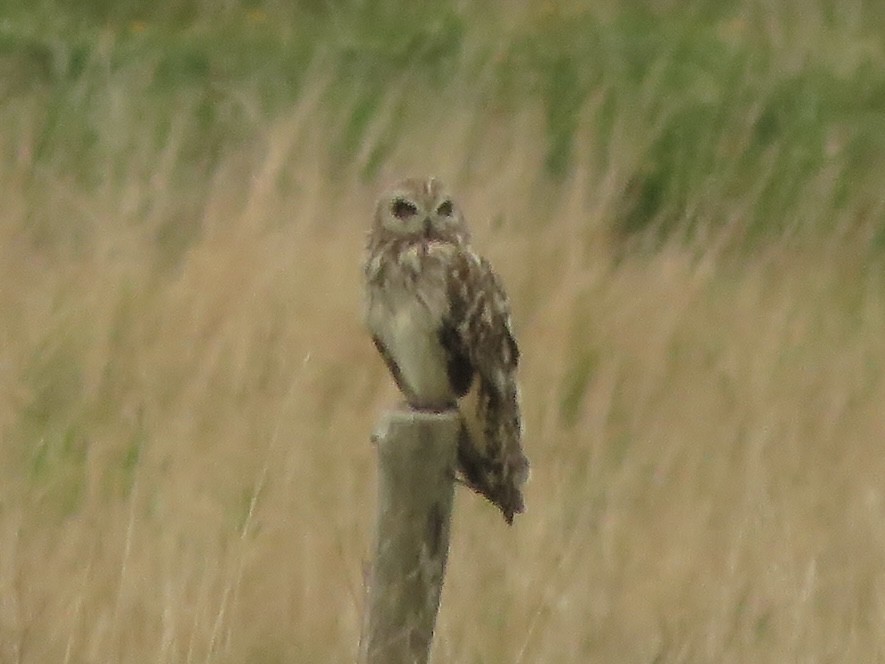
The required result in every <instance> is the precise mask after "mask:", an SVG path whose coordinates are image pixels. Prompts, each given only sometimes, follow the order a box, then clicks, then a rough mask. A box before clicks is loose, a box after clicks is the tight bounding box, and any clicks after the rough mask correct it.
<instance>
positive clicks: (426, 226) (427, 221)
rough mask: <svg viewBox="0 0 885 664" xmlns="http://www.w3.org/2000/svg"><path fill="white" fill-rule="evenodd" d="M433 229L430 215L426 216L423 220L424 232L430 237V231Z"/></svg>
mask: <svg viewBox="0 0 885 664" xmlns="http://www.w3.org/2000/svg"><path fill="white" fill-rule="evenodd" d="M432 229H433V223H432V222H431V221H430V217H427V218H426V219H425V220H424V234H425V235H426V236H427V237H430V231H431V230H432Z"/></svg>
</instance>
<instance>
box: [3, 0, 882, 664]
mask: <svg viewBox="0 0 885 664" xmlns="http://www.w3.org/2000/svg"><path fill="white" fill-rule="evenodd" d="M500 4H501V5H502V6H501V7H499V6H498V5H497V4H494V3H488V2H480V3H475V4H473V5H470V6H469V7H468V5H467V3H456V2H443V3H438V4H435V5H433V6H432V8H408V7H401V6H398V4H397V3H393V2H378V3H360V2H347V1H341V2H327V3H321V2H308V1H306V0H305V1H303V2H300V3H280V4H276V3H273V2H270V1H267V2H264V3H262V2H260V1H259V2H252V3H243V4H240V3H237V2H228V3H217V4H212V5H210V4H208V3H206V4H205V5H204V4H201V3H198V2H196V1H195V0H194V1H189V0H178V1H177V2H176V1H174V0H172V1H169V2H165V3H160V4H159V5H158V6H156V7H153V8H151V9H149V10H148V9H145V8H144V7H143V6H142V5H141V3H136V2H98V1H96V2H93V3H86V4H85V5H84V6H83V7H81V8H80V9H77V10H74V9H72V8H71V7H70V6H69V5H68V4H66V3H60V2H49V1H48V0H47V1H45V2H42V3H37V4H34V5H32V6H31V7H30V8H29V9H27V10H25V9H22V8H20V7H19V6H18V4H14V3H8V2H5V3H0V91H2V95H0V126H2V127H3V129H2V131H0V663H3V664H5V663H6V662H10V663H12V662H27V663H40V664H42V663H45V662H72V663H73V662H109V663H110V662H114V663H122V662H126V663H129V662H131V663H133V664H134V663H143V662H170V663H171V662H226V663H227V662H229V663H234V662H250V663H251V662H254V663H256V664H265V663H266V664H276V663H282V662H311V663H312V662H341V661H350V660H352V658H353V657H354V656H355V653H356V648H357V640H358V636H359V626H360V613H361V602H362V584H363V570H364V565H365V562H366V556H367V554H368V552H369V551H370V545H371V542H370V539H371V529H372V521H373V518H374V511H373V510H374V499H375V496H374V489H375V467H374V463H375V460H374V454H373V450H372V448H371V446H370V445H369V434H370V432H371V431H372V429H373V427H374V424H375V422H376V420H377V418H378V416H379V414H380V413H381V412H382V411H383V410H384V409H385V408H386V407H387V406H388V405H390V404H391V403H393V402H395V401H396V400H397V398H398V397H397V394H396V393H395V390H394V388H393V386H392V384H391V381H390V379H389V378H388V376H387V375H386V372H385V369H384V367H383V366H382V364H381V362H380V360H379V359H378V358H377V357H376V355H375V352H374V349H373V348H372V345H371V343H370V341H369V340H368V337H367V336H366V334H365V332H364V331H363V329H362V326H361V322H360V272H359V264H360V260H361V252H362V245H363V239H364V234H365V231H366V229H367V226H368V220H369V217H370V215H371V210H372V204H373V199H374V197H375V195H376V194H377V192H378V190H379V189H380V188H381V187H383V186H384V185H386V184H388V183H389V182H390V181H392V180H395V179H398V178H399V177H401V176H402V175H404V174H425V173H434V174H437V175H439V176H441V177H442V178H443V179H445V180H447V181H448V182H449V183H450V185H451V186H452V188H453V189H455V191H456V192H457V193H458V197H459V199H460V200H461V203H462V207H463V208H464V209H465V210H466V212H467V216H468V220H469V221H470V222H471V225H472V227H473V230H474V236H475V245H476V246H477V248H478V249H480V250H481V252H482V253H484V254H485V255H487V256H488V257H489V258H490V259H491V261H492V262H493V263H494V264H495V265H496V266H497V267H498V268H499V270H500V272H501V273H502V276H503V278H504V281H505V283H506V284H507V286H508V289H509V291H510V293H511V296H512V300H513V305H514V315H515V326H516V329H517V333H518V336H519V338H520V340H521V344H522V347H523V357H524V363H523V368H522V374H521V375H522V381H523V392H524V402H525V407H526V421H527V439H526V447H527V452H528V454H529V456H530V458H531V460H532V462H533V475H532V482H531V483H530V485H529V487H528V492H527V505H528V512H527V513H526V514H525V515H524V516H522V517H519V518H518V519H517V521H516V524H515V525H514V526H513V527H512V528H507V527H506V526H505V525H504V523H503V521H502V520H501V518H500V515H499V514H498V513H497V512H496V511H495V510H494V509H492V508H491V507H490V506H488V505H486V504H484V503H482V502H481V501H480V500H479V499H477V498H476V497H475V496H473V495H470V494H468V493H467V492H466V491H459V493H458V494H457V497H456V516H455V523H454V528H453V541H452V550H451V555H450V566H449V571H448V576H447V580H446V587H445V591H444V594H443V601H442V608H441V613H440V617H439V623H438V629H437V638H436V641H435V645H434V661H435V662H440V663H442V662H453V663H454V662H459V663H464V664H480V663H482V664H493V663H498V662H501V663H503V662H507V663H515V662H521V663H530V662H563V663H569V662H575V663H584V662H611V661H617V662H734V663H744V662H772V663H780V662H794V661H795V662H799V661H801V662H842V661H844V662H873V661H882V660H883V659H885V629H883V624H885V623H883V621H885V483H883V478H885V454H883V452H882V449H881V447H880V446H881V445H882V444H883V434H885V410H883V404H885V375H883V372H885V272H883V268H885V261H883V258H885V254H883V249H885V193H883V191H885V190H883V188H882V183H883V182H885V37H883V35H885V10H883V9H882V8H880V7H879V5H877V4H875V3H873V2H867V3H865V2H860V1H858V2H853V3H852V2H847V3H846V2H842V3H836V2H832V3H831V2H825V1H823V0H822V1H821V2H818V3H811V2H808V3H806V2H799V0H796V1H795V2H786V3H781V4H777V5H774V4H771V3H762V2H757V1H755V0H743V1H742V2H733V3H723V2H713V1H709V2H693V3H675V2H654V3H651V2H649V3H643V2H631V3H615V2H594V3H589V2H587V3H581V2H565V1H563V2H555V1H551V2H547V3H543V4H542V3H538V4H537V5H535V6H533V7H532V8H530V9H523V10H519V11H516V10H513V9H509V8H506V7H504V6H503V5H504V4H505V3H500ZM527 4H528V3H527Z"/></svg>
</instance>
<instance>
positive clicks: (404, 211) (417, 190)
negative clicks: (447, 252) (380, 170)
mask: <svg viewBox="0 0 885 664" xmlns="http://www.w3.org/2000/svg"><path fill="white" fill-rule="evenodd" d="M373 232H374V234H376V235H381V236H386V237H388V238H390V237H391V236H392V237H401V238H404V239H414V240H416V241H430V240H442V241H446V242H466V241H467V240H468V234H467V228H466V226H465V224H464V218H463V217H462V216H461V211H460V210H459V209H458V206H457V205H456V204H455V201H454V200H453V199H452V197H451V196H450V195H449V192H448V191H447V190H446V187H445V185H444V184H443V183H442V182H441V181H440V180H438V179H436V178H434V177H429V178H408V179H406V180H402V181H401V182H399V183H397V184H396V185H394V186H393V187H391V188H390V189H388V190H387V191H386V192H385V193H384V194H382V195H381V198H380V199H379V200H378V207H377V208H376V209H375V224H374V228H373Z"/></svg>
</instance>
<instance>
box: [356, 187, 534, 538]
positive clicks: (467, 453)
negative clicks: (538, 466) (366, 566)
mask: <svg viewBox="0 0 885 664" xmlns="http://www.w3.org/2000/svg"><path fill="white" fill-rule="evenodd" d="M364 276H365V288H366V313H365V318H366V325H367V327H368V329H369V331H370V333H371V335H372V339H373V341H374V342H375V346H376V347H377V349H378V351H379V352H380V353H381V356H382V358H383V359H384V362H385V363H386V365H387V367H388V369H389V370H390V373H391V375H392V377H393V379H394V381H395V382H396V384H397V386H398V387H399V389H400V391H401V392H402V393H403V395H404V396H405V398H406V401H408V403H409V405H410V406H411V407H412V408H414V409H417V410H428V411H442V410H447V409H451V408H457V407H458V403H459V400H461V398H462V397H465V395H468V393H470V396H471V397H473V398H474V399H475V410H474V411H473V412H472V413H468V414H467V415H468V417H467V418H466V420H465V418H463V417H462V422H464V424H463V426H462V429H461V435H460V437H459V442H458V453H457V459H458V471H459V474H460V479H461V481H462V482H463V483H464V484H466V485H467V486H469V487H470V488H471V489H473V490H474V491H476V492H477V493H479V494H481V495H483V496H485V497H486V498H487V499H488V500H489V501H491V502H492V503H493V504H495V505H496V506H497V507H498V508H499V509H500V510H501V512H502V513H503V515H504V518H505V519H506V521H507V523H512V522H513V516H514V515H515V514H517V513H520V512H523V511H524V509H525V507H524V503H523V495H522V487H523V485H524V484H525V482H526V479H527V477H528V471H529V464H528V460H527V459H526V457H525V455H524V454H523V451H522V443H521V440H522V418H521V414H520V399H519V386H518V384H517V381H516V369H517V363H518V361H519V350H518V348H517V345H516V340H515V339H514V337H513V330H512V328H511V323H510V305H509V303H508V300H507V295H506V294H505V292H504V289H503V287H502V285H501V282H500V280H499V279H498V277H497V275H496V274H495V273H494V272H493V271H492V268H491V266H490V265H489V263H488V261H486V260H485V259H484V258H481V257H480V256H478V255H477V254H476V253H474V251H473V250H472V249H471V248H470V235H469V233H468V230H467V227H466V225H465V223H464V218H463V217H462V215H461V211H460V209H459V208H458V206H457V204H456V203H455V201H454V200H453V199H452V197H451V196H450V195H449V193H448V192H447V191H446V188H445V186H444V185H443V184H442V182H440V181H439V180H438V179H436V178H427V179H419V178H411V179H407V180H403V181H402V182H400V183H399V184H397V185H396V186H394V187H393V188H392V189H390V190H389V191H387V192H386V193H384V194H383V195H382V196H381V198H380V199H379V201H378V204H377V207H376V209H375V218H374V220H373V223H372V229H371V231H370V233H369V237H368V245H367V252H366V260H365V264H364ZM467 421H470V422H473V423H474V426H468V424H467Z"/></svg>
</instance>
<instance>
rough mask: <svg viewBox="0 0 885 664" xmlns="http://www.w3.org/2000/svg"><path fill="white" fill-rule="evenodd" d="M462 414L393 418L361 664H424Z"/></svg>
mask: <svg viewBox="0 0 885 664" xmlns="http://www.w3.org/2000/svg"><path fill="white" fill-rule="evenodd" d="M460 428H461V415H460V414H459V413H458V411H457V410H452V411H447V412H443V413H424V412H417V411H412V410H407V409H403V410H396V411H391V412H388V413H386V414H385V416H384V419H383V420H382V422H381V424H380V425H379V427H378V430H377V431H376V433H375V435H374V440H375V442H376V444H377V447H378V521H377V527H376V531H375V558H374V560H373V561H372V568H371V572H370V575H369V586H368V592H367V593H366V602H365V606H364V608H363V612H364V615H363V630H362V635H361V637H360V659H359V661H360V664H424V663H425V662H427V659H428V656H429V653H430V644H431V641H432V639H433V628H434V625H435V623H436V614H437V610H438V608H439V599H440V593H441V591H442V583H443V575H444V573H445V567H446V557H447V555H448V551H449V523H450V518H451V511H452V494H453V492H454V474H455V457H456V449H457V440H458V433H459V431H460Z"/></svg>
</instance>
